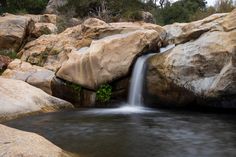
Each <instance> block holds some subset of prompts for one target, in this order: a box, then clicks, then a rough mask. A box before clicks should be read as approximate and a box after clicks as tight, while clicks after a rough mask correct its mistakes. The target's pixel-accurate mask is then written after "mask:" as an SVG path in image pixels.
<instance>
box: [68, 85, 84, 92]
mask: <svg viewBox="0 0 236 157" xmlns="http://www.w3.org/2000/svg"><path fill="white" fill-rule="evenodd" d="M66 85H67V86H68V87H70V88H72V89H73V90H74V91H76V92H78V93H79V92H80V91H81V89H82V88H81V86H80V85H78V84H75V83H72V82H66Z"/></svg>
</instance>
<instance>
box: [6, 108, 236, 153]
mask: <svg viewBox="0 0 236 157" xmlns="http://www.w3.org/2000/svg"><path fill="white" fill-rule="evenodd" d="M5 125H8V126H11V127H14V128H18V129H21V130H25V131H31V132H35V133H38V134H40V135H42V136H44V137H45V138H47V139H49V140H50V141H52V142H53V143H54V144H56V145H58V146H59V147H61V148H63V149H64V150H67V151H70V152H74V153H78V154H80V156H81V157H210V156H212V157H213V156H214V157H231V156H232V157H235V156H236V115H235V114H215V113H199V112H190V111H166V110H154V109H146V108H139V109H137V108H119V109H86V110H78V111H66V112H58V113H49V114H41V115H36V116H30V117H25V118H21V119H17V120H12V121H9V122H6V123H5Z"/></svg>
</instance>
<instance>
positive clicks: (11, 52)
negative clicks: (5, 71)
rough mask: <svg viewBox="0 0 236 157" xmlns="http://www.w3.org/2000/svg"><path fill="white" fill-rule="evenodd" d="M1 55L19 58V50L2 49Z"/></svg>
mask: <svg viewBox="0 0 236 157" xmlns="http://www.w3.org/2000/svg"><path fill="white" fill-rule="evenodd" d="M0 55H3V56H8V57H9V58H11V59H15V58H18V57H17V52H15V51H11V50H0Z"/></svg>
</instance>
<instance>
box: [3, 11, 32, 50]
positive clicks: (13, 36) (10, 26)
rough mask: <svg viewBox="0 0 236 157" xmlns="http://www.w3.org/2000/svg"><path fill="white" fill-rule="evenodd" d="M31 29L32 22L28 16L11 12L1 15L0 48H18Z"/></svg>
mask: <svg viewBox="0 0 236 157" xmlns="http://www.w3.org/2000/svg"><path fill="white" fill-rule="evenodd" d="M33 29H34V22H33V20H32V19H31V18H29V17H25V16H20V15H12V14H5V15H4V16H1V17H0V30H1V31H0V50H12V51H17V50H19V49H20V48H21V46H22V45H23V44H24V41H25V40H26V37H27V35H28V34H30V32H31V31H32V30H33Z"/></svg>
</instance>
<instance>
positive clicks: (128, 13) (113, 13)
mask: <svg viewBox="0 0 236 157" xmlns="http://www.w3.org/2000/svg"><path fill="white" fill-rule="evenodd" d="M144 6H145V3H143V2H141V1H140V0H119V1H117V0H90V1H88V0H80V1H75V0H69V1H68V3H67V5H66V6H63V7H62V8H61V10H62V11H63V10H67V9H68V8H74V9H75V11H76V15H75V16H79V17H80V18H84V17H87V16H92V17H97V18H100V19H103V20H105V21H109V20H111V19H120V18H125V19H130V18H131V19H135V20H139V19H140V15H139V14H138V13H137V12H138V11H140V10H143V8H144Z"/></svg>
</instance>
